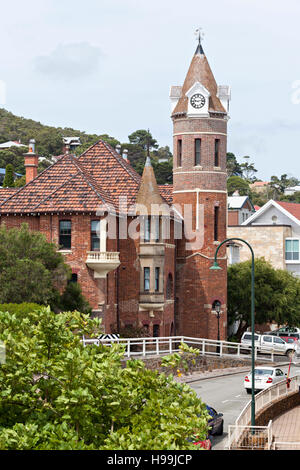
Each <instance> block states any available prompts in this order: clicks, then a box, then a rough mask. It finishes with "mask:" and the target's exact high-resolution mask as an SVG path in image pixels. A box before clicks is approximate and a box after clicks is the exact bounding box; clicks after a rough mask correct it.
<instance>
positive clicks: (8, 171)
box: [3, 163, 15, 188]
mask: <svg viewBox="0 0 300 470" xmlns="http://www.w3.org/2000/svg"><path fill="white" fill-rule="evenodd" d="M14 186H15V179H14V167H13V166H12V165H11V163H9V164H8V165H6V168H5V177H4V180H3V188H13V187H14Z"/></svg>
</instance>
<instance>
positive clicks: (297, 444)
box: [272, 406, 300, 450]
mask: <svg viewBox="0 0 300 470" xmlns="http://www.w3.org/2000/svg"><path fill="white" fill-rule="evenodd" d="M272 431H273V441H274V442H275V443H276V442H277V443H278V444H277V445H276V449H278V450H299V449H300V406H297V407H295V408H292V409H291V410H289V411H287V412H286V413H283V414H282V415H280V416H278V418H275V419H274V420H273V423H272ZM280 443H281V444H280ZM289 443H290V444H289ZM292 443H293V444H292Z"/></svg>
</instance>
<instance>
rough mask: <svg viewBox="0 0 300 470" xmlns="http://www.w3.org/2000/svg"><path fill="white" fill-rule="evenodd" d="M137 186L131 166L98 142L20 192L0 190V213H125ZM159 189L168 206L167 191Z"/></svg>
mask: <svg viewBox="0 0 300 470" xmlns="http://www.w3.org/2000/svg"><path fill="white" fill-rule="evenodd" d="M140 183H141V177H140V175H139V174H138V173H137V172H136V171H135V170H134V169H133V168H132V167H131V165H130V164H129V163H128V162H126V161H125V160H124V159H123V158H122V157H121V156H120V155H119V154H118V153H117V152H116V151H115V150H114V149H112V148H111V147H110V146H109V145H108V144H106V143H104V142H103V141H99V142H97V143H96V144H94V145H92V146H91V147H90V148H89V149H88V150H86V151H85V152H84V153H83V154H82V155H80V157H78V158H76V157H75V156H74V155H71V154H67V155H64V156H62V157H61V158H60V159H59V160H57V162H56V163H54V164H53V165H51V166H50V167H48V168H47V169H46V170H44V171H43V172H42V173H40V174H39V175H38V176H37V177H36V178H34V179H33V180H32V181H30V182H29V183H28V184H27V185H25V186H24V187H22V188H20V189H17V190H16V189H14V190H13V191H12V190H4V189H3V190H0V213H39V212H55V211H57V212H61V211H62V212H63V211H76V212H79V211H82V212H83V211H93V212H94V211H97V210H100V209H106V210H107V209H108V208H110V209H111V208H112V209H113V210H115V211H116V212H119V210H121V211H127V210H128V208H129V207H130V206H134V204H135V200H136V196H137V193H138V190H139V187H140ZM159 188H160V192H161V195H162V197H163V198H164V199H165V200H166V201H167V202H168V203H170V200H171V189H170V188H171V187H168V188H166V186H160V187H159ZM1 192H2V193H1ZM1 194H2V196H1ZM120 197H121V204H120Z"/></svg>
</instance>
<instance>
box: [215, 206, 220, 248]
mask: <svg viewBox="0 0 300 470" xmlns="http://www.w3.org/2000/svg"><path fill="white" fill-rule="evenodd" d="M218 238H219V207H217V206H216V207H215V213H214V240H215V241H217V240H218Z"/></svg>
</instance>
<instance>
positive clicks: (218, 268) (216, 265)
mask: <svg viewBox="0 0 300 470" xmlns="http://www.w3.org/2000/svg"><path fill="white" fill-rule="evenodd" d="M209 269H211V270H212V271H217V270H222V268H221V267H220V266H219V265H218V262H217V261H214V264H213V265H212V266H211V267H210V268H209Z"/></svg>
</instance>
